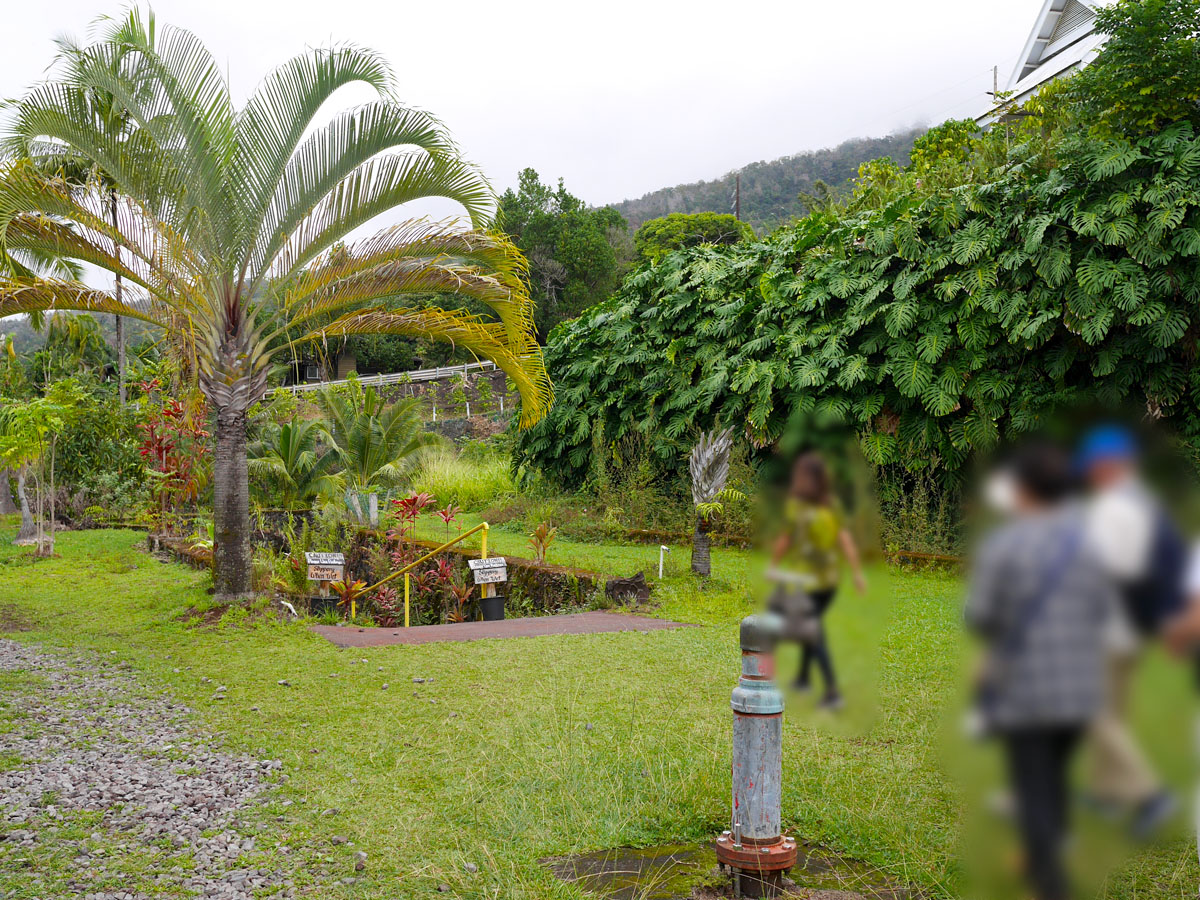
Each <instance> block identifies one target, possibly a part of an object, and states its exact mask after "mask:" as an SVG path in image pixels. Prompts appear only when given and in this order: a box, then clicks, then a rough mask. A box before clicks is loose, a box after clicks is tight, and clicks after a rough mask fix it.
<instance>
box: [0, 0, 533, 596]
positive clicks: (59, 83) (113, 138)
mask: <svg viewBox="0 0 1200 900" xmlns="http://www.w3.org/2000/svg"><path fill="white" fill-rule="evenodd" d="M351 83H362V84H366V85H367V86H369V87H371V88H373V89H375V91H376V92H377V96H378V99H377V100H375V101H373V102H369V103H365V104H363V105H360V106H357V107H354V108H351V109H349V110H346V111H344V112H342V113H340V114H338V115H335V116H333V118H332V120H331V121H329V122H328V124H326V125H324V126H320V127H314V121H315V120H316V118H317V116H318V113H319V112H320V111H321V110H322V108H323V107H324V106H325V104H326V101H328V100H329V99H330V97H331V96H332V95H333V94H334V93H335V92H336V91H337V90H338V89H339V88H341V87H343V86H345V85H347V84H351ZM392 84H393V78H392V73H391V72H390V70H389V68H388V66H387V65H386V63H385V62H384V61H383V60H382V59H381V58H380V57H379V56H378V55H377V54H375V53H372V52H369V51H366V50H363V49H360V48H358V47H352V46H338V47H334V48H331V49H325V50H312V51H309V52H306V53H303V54H301V55H300V56H297V57H295V58H293V59H292V60H290V61H288V62H286V63H284V64H283V65H282V66H280V67H279V68H278V69H276V70H275V71H273V72H271V73H270V74H269V75H267V77H266V78H265V79H264V80H263V82H262V83H261V84H260V85H259V87H258V88H257V89H256V90H255V92H254V93H253V94H252V95H251V97H250V99H249V100H248V101H247V103H246V105H245V106H244V107H242V108H241V109H237V108H235V107H234V105H233V101H232V99H231V97H230V92H229V85H228V83H227V79H226V76H225V74H224V73H223V72H222V70H221V67H220V66H219V65H218V64H217V62H216V60H214V59H213V58H212V56H211V54H210V53H209V52H208V50H207V49H205V47H204V46H203V44H201V43H200V41H199V40H198V39H197V38H196V37H195V36H194V35H193V34H191V33H190V32H188V31H185V30H183V29H178V28H170V27H163V26H160V25H158V24H157V23H156V22H155V20H154V18H153V16H152V15H149V16H144V15H143V14H141V13H140V12H139V11H137V10H136V9H134V10H130V11H129V12H128V13H127V14H126V15H125V16H124V17H122V18H119V19H115V20H113V21H112V22H111V23H110V24H109V26H108V28H107V30H106V31H105V32H104V33H103V34H101V35H100V36H99V37H98V38H97V40H95V41H94V42H93V43H91V44H88V45H86V46H80V47H77V48H73V50H72V52H70V53H67V54H64V55H62V56H61V57H60V61H59V69H58V70H57V71H56V72H55V74H54V75H53V76H52V77H51V78H50V79H49V80H47V81H46V82H44V83H42V84H40V85H37V86H36V87H34V88H33V89H32V90H31V91H30V92H29V93H28V94H27V95H26V96H25V97H24V98H23V99H21V100H20V101H19V102H17V103H16V104H14V105H13V112H12V117H11V125H10V130H9V133H8V135H7V136H6V144H7V147H8V149H9V153H10V154H11V155H12V156H13V157H20V158H15V159H13V161H11V162H10V163H9V164H8V165H7V167H6V168H4V169H3V171H0V262H2V261H3V260H4V259H5V258H16V257H19V256H20V255H21V254H25V255H27V256H33V255H38V254H40V255H42V256H44V257H49V258H52V259H61V260H66V261H74V262H77V263H88V264H90V265H92V266H96V267H98V268H100V269H104V270H106V271H108V272H109V273H111V274H113V275H114V276H119V277H120V280H121V284H122V285H123V288H122V293H121V295H120V296H118V295H117V294H116V293H115V291H113V290H105V289H98V288H94V287H91V286H88V285H86V284H84V283H82V282H80V281H78V280H76V279H72V278H62V277H45V276H43V275H39V274H37V273H31V272H29V271H22V270H19V269H16V268H12V267H9V269H8V270H7V271H0V317H3V316H8V315H12V314H16V313H34V314H36V313H39V312H43V311H46V310H51V309H76V310H82V311H86V312H105V313H113V314H115V315H119V316H128V317H131V318H136V319H142V320H145V321H148V322H151V323H153V324H156V325H159V326H161V327H163V328H164V329H166V331H167V334H168V335H170V336H172V337H173V338H175V339H177V340H179V341H182V342H185V343H186V346H187V348H188V349H189V356H188V358H189V361H190V362H191V364H192V365H193V366H194V371H195V372H196V375H197V377H198V381H199V385H200V388H201V390H202V391H203V392H204V395H205V397H206V398H207V400H208V403H209V406H210V407H211V409H212V410H213V413H214V418H215V428H214V430H215V433H216V452H215V455H214V473H213V474H214V503H213V519H214V522H215V541H216V546H215V551H214V557H215V578H214V581H215V587H216V593H217V594H218V596H220V597H223V598H228V597H232V596H237V595H240V594H244V593H246V592H248V591H249V590H250V587H251V584H250V577H251V564H250V563H251V560H250V511H249V481H248V468H247V461H246V442H247V412H248V410H249V408H250V405H251V404H252V403H253V402H254V401H255V400H257V399H258V398H260V397H261V396H262V393H263V389H264V386H265V384H266V379H267V372H268V369H269V366H270V361H271V357H272V355H274V354H275V353H276V352H279V351H280V350H282V349H284V348H286V347H288V346H289V345H291V344H294V343H297V342H301V341H322V340H324V339H325V338H326V337H327V336H341V335H348V334H364V333H388V334H414V335H420V336H423V337H426V338H432V339H435V340H445V341H451V342H453V343H454V344H455V345H456V346H458V347H462V348H465V349H466V350H467V351H469V352H471V353H474V354H475V355H477V356H480V357H483V358H488V359H491V360H493V361H495V362H496V364H497V365H498V366H499V368H501V369H502V370H503V371H504V372H505V373H506V374H507V375H508V377H509V378H510V379H512V381H513V383H514V384H515V385H516V387H517V390H518V391H519V392H520V394H521V399H522V412H521V423H522V424H523V425H529V424H532V423H533V422H535V421H537V420H538V419H539V418H541V416H542V415H544V413H545V410H546V409H547V408H548V407H549V405H550V402H551V399H552V391H551V387H550V382H549V379H548V378H547V375H546V370H545V366H544V364H543V361H542V355H541V350H540V348H539V347H538V345H537V340H536V335H535V332H534V326H533V306H532V302H531V301H530V299H529V295H528V291H527V289H526V287H525V284H524V280H523V279H524V275H525V262H524V259H523V257H522V256H521V255H520V252H519V251H518V250H517V249H516V248H515V247H514V246H513V244H512V243H511V242H510V241H509V240H508V239H507V238H506V237H504V236H502V235H498V234H494V233H490V232H488V231H485V230H483V229H484V228H485V226H486V225H487V224H488V223H489V222H490V220H491V217H492V215H493V213H494V210H495V195H494V193H493V192H492V190H491V188H490V187H489V186H488V184H487V182H486V181H485V180H484V178H483V177H482V175H481V174H480V173H479V171H478V170H477V169H476V168H475V167H474V166H472V165H470V164H469V163H467V162H466V161H464V160H463V159H462V157H461V156H460V154H459V152H458V150H457V149H456V148H455V146H454V145H453V143H452V141H451V140H450V138H449V137H448V135H447V134H446V132H445V130H444V128H443V127H442V126H441V125H440V124H439V123H438V122H437V120H435V119H434V118H432V117H431V116H429V115H428V114H426V113H424V112H420V111H417V110H413V109H409V108H407V107H405V106H403V105H401V104H400V103H399V102H398V101H397V100H396V99H395V96H394V94H393V91H392ZM97 94H108V95H111V97H112V100H113V103H114V105H115V107H116V109H117V110H118V111H119V113H120V115H119V116H97V115H95V104H94V102H93V101H94V100H95V97H96V96H97ZM31 153H32V154H36V155H37V157H38V158H37V159H31V158H30V154H31ZM56 157H58V158H60V159H61V161H62V166H61V167H60V171H62V172H64V173H65V170H66V169H67V168H69V164H71V163H73V162H74V161H76V160H88V161H90V162H91V163H92V164H94V168H95V172H96V173H97V174H96V176H95V177H93V178H92V179H91V180H90V181H89V183H88V185H86V186H85V187H83V188H81V187H80V186H79V185H78V184H77V183H76V182H74V181H72V180H70V179H69V178H68V177H66V176H65V174H53V173H54V172H55V167H54V164H53V163H54V159H55V158H56ZM99 173H103V176H104V178H103V180H101V179H100V178H99ZM113 196H116V197H117V199H118V203H117V209H116V215H115V217H114V216H113V215H112V203H111V201H112V198H113ZM429 197H443V198H447V199H450V200H453V201H456V202H457V203H458V204H460V205H461V207H462V208H463V209H464V210H465V213H466V216H467V217H468V219H469V221H470V226H463V225H460V224H458V223H457V222H450V223H433V222H429V221H424V220H421V221H411V222H408V223H405V224H402V225H395V226H392V227H390V228H385V229H384V230H382V231H380V232H378V233H376V234H375V235H374V236H373V237H369V238H367V239H365V240H362V241H358V242H354V243H345V242H346V241H347V239H348V238H349V237H350V236H351V235H353V234H354V233H355V232H357V231H358V229H360V228H361V227H362V226H364V225H366V224H368V223H370V222H372V221H374V220H376V219H377V218H378V217H379V216H381V215H384V214H387V213H390V212H392V211H393V210H395V209H396V208H397V207H400V206H402V205H404V204H405V203H408V202H410V201H413V200H420V199H424V198H429ZM114 221H115V224H114ZM414 295H417V296H419V297H420V298H421V302H420V303H412V302H410V303H408V304H407V305H405V304H404V303H403V301H404V298H406V297H409V298H411V297H413V296H414ZM431 295H441V296H445V295H455V296H457V297H458V298H464V299H469V300H473V301H477V303H478V304H481V305H482V306H481V308H486V310H487V314H486V316H481V315H476V314H474V313H471V312H469V311H467V310H466V309H463V308H454V309H444V308H440V307H438V306H436V305H431V304H429V303H428V298H429V297H430V296H431ZM455 306H456V307H457V304H455Z"/></svg>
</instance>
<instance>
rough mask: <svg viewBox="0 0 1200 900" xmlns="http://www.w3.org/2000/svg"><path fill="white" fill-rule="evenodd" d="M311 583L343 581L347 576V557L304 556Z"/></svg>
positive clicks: (310, 553)
mask: <svg viewBox="0 0 1200 900" xmlns="http://www.w3.org/2000/svg"><path fill="white" fill-rule="evenodd" d="M304 560H305V562H307V563H308V580H309V581H341V580H342V578H343V577H344V576H345V574H346V557H345V556H344V555H342V554H341V553H313V552H312V551H308V552H306V553H305V554H304Z"/></svg>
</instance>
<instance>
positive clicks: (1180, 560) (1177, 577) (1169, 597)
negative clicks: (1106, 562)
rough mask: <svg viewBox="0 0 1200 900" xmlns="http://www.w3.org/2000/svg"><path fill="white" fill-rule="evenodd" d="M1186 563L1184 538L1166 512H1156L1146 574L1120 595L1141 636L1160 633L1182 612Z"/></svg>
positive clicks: (1129, 584) (1184, 603)
mask: <svg viewBox="0 0 1200 900" xmlns="http://www.w3.org/2000/svg"><path fill="white" fill-rule="evenodd" d="M1187 564H1188V546H1187V543H1186V542H1185V541H1184V539H1183V535H1182V534H1181V533H1180V531H1179V529H1178V528H1177V527H1176V525H1175V523H1174V522H1173V521H1172V520H1171V517H1170V516H1168V515H1167V513H1166V511H1165V510H1162V509H1158V510H1156V511H1155V522H1154V534H1153V537H1152V538H1151V542H1150V551H1149V554H1148V556H1147V559H1146V571H1145V574H1143V575H1142V576H1141V577H1140V578H1138V579H1136V580H1135V581H1132V582H1130V583H1128V584H1126V585H1125V586H1124V588H1123V590H1122V592H1121V595H1122V600H1123V601H1124V604H1125V609H1126V612H1127V613H1128V614H1129V618H1130V620H1131V621H1132V622H1133V624H1134V626H1135V627H1136V628H1137V630H1138V631H1139V632H1140V633H1141V634H1142V635H1145V636H1150V635H1154V634H1157V633H1158V632H1159V631H1160V630H1161V629H1162V627H1163V625H1165V624H1166V622H1167V621H1168V620H1169V619H1171V618H1172V617H1173V616H1175V615H1178V614H1179V613H1181V612H1183V610H1184V607H1185V606H1186V605H1187V596H1186V591H1185V588H1184V577H1185V573H1186V571H1187Z"/></svg>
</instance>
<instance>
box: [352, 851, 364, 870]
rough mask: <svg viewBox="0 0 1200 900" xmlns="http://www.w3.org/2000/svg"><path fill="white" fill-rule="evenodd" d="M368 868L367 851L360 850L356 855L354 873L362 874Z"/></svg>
mask: <svg viewBox="0 0 1200 900" xmlns="http://www.w3.org/2000/svg"><path fill="white" fill-rule="evenodd" d="M366 867H367V851H365V850H359V851H358V852H357V853H355V854H354V871H355V872H361V871H362V870H363V869H365V868H366Z"/></svg>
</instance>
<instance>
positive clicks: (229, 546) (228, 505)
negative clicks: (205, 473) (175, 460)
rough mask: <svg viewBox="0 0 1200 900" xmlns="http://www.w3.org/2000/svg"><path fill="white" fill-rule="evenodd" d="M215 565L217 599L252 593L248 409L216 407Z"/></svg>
mask: <svg viewBox="0 0 1200 900" xmlns="http://www.w3.org/2000/svg"><path fill="white" fill-rule="evenodd" d="M213 545H214V546H213V568H214V572H215V575H214V586H215V588H216V595H217V597H218V599H224V600H230V599H233V598H235V597H242V596H245V595H246V594H249V593H250V588H251V584H250V573H251V562H250V479H249V472H248V469H247V465H246V411H245V410H243V409H239V408H238V407H237V406H234V407H225V408H224V409H218V410H217V450H216V454H215V455H214V457H213Z"/></svg>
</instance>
